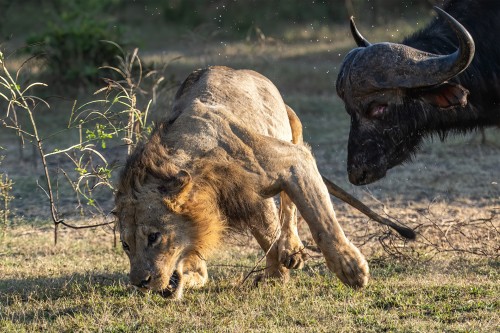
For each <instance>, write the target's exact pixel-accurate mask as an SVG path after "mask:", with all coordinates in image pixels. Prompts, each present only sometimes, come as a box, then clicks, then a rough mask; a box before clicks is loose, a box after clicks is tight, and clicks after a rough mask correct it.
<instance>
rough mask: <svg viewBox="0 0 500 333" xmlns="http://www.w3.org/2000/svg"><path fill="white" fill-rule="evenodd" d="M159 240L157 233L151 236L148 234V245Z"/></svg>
mask: <svg viewBox="0 0 500 333" xmlns="http://www.w3.org/2000/svg"><path fill="white" fill-rule="evenodd" d="M159 238H160V233H159V232H154V233H152V234H149V236H148V243H149V245H153V244H154V243H155V242H156V241H157V240H158V239H159Z"/></svg>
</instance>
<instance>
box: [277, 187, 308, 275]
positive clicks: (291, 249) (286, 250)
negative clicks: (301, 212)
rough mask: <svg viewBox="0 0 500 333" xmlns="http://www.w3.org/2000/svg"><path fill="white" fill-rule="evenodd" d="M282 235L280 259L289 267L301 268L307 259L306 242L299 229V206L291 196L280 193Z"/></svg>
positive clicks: (280, 239)
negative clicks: (302, 239)
mask: <svg viewBox="0 0 500 333" xmlns="http://www.w3.org/2000/svg"><path fill="white" fill-rule="evenodd" d="M280 201H281V204H280V224H281V235H280V238H279V240H278V254H279V261H280V262H281V264H282V265H283V266H285V267H286V268H288V269H301V268H302V267H304V263H305V261H306V259H307V254H306V253H305V252H304V244H302V242H301V241H300V238H299V234H298V231H297V208H296V207H295V204H294V203H293V202H292V200H291V199H290V197H289V196H288V195H287V194H286V193H285V192H281V193H280Z"/></svg>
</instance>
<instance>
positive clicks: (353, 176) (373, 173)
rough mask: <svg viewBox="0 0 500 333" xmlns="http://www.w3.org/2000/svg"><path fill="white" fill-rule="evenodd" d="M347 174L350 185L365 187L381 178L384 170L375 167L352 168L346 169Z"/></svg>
mask: <svg viewBox="0 0 500 333" xmlns="http://www.w3.org/2000/svg"><path fill="white" fill-rule="evenodd" d="M347 173H348V174H349V181H350V182H351V183H352V184H354V185H366V184H370V183H373V182H374V181H377V180H379V179H380V178H383V177H384V176H385V173H386V170H385V168H377V167H375V166H372V167H370V166H353V167H349V168H348V170H347Z"/></svg>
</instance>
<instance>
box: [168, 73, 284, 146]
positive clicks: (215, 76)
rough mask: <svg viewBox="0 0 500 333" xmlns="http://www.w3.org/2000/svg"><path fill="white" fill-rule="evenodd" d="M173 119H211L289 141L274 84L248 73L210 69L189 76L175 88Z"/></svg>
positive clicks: (281, 100)
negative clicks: (219, 119)
mask: <svg viewBox="0 0 500 333" xmlns="http://www.w3.org/2000/svg"><path fill="white" fill-rule="evenodd" d="M173 113H174V116H175V117H176V118H177V117H179V116H188V117H190V116H195V117H200V116H201V117H204V116H206V117H214V116H220V117H221V118H222V119H224V121H227V122H234V123H237V124H238V126H243V127H246V128H248V129H249V130H251V131H253V132H255V133H258V134H262V135H266V136H270V137H274V138H277V139H280V140H285V141H291V139H292V133H291V128H290V124H289V120H288V115H287V111H286V106H285V103H284V102H283V99H282V97H281V95H280V93H279V91H278V89H277V88H276V87H275V86H274V84H273V83H272V82H271V81H270V80H269V79H267V78H266V77H264V76H263V75H261V74H259V73H257V72H254V71H251V70H235V69H231V68H228V67H222V66H214V67H208V68H205V69H200V70H197V71H194V72H193V73H191V74H190V75H189V76H188V78H187V79H186V80H185V81H184V83H183V84H182V85H181V87H180V88H179V90H178V92H177V94H176V97H175V102H174V107H173Z"/></svg>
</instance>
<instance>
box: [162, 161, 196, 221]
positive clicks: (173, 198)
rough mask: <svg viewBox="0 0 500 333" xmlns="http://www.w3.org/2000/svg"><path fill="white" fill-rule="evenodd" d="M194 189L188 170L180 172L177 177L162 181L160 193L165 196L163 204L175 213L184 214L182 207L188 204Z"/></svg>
mask: <svg viewBox="0 0 500 333" xmlns="http://www.w3.org/2000/svg"><path fill="white" fill-rule="evenodd" d="M192 187H193V182H192V181H191V175H190V174H189V172H187V171H186V170H180V171H179V172H178V173H177V175H175V176H172V177H168V178H164V179H162V184H161V185H159V186H158V191H160V193H161V194H162V195H163V196H164V198H163V202H164V203H165V204H166V205H167V207H168V208H169V209H170V210H172V211H173V212H175V213H181V212H182V205H183V204H184V203H185V202H186V200H187V198H188V195H189V192H190V190H191V188H192Z"/></svg>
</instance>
